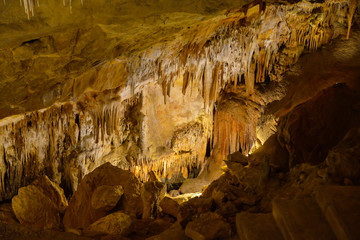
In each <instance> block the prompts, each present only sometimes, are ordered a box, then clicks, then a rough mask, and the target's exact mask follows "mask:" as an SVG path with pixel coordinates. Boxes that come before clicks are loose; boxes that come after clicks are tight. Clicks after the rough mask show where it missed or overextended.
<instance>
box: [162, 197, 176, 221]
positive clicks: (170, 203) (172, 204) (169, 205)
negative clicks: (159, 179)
mask: <svg viewBox="0 0 360 240" xmlns="http://www.w3.org/2000/svg"><path fill="white" fill-rule="evenodd" d="M159 206H160V208H161V210H162V212H163V213H166V214H169V215H171V216H173V217H176V218H178V216H179V212H180V205H179V204H178V203H177V202H176V201H175V200H174V199H172V198H169V197H164V198H163V199H162V200H161V201H160V203H159Z"/></svg>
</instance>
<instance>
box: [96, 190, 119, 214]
mask: <svg viewBox="0 0 360 240" xmlns="http://www.w3.org/2000/svg"><path fill="white" fill-rule="evenodd" d="M123 194H124V189H123V187H122V186H121V185H117V186H107V185H103V186H99V187H97V188H96V189H95V191H94V192H93V194H92V196H91V206H92V207H93V208H94V209H96V210H100V209H102V210H105V211H109V210H111V209H113V208H114V207H115V206H116V204H117V203H118V201H119V199H120V198H121V196H122V195H123Z"/></svg>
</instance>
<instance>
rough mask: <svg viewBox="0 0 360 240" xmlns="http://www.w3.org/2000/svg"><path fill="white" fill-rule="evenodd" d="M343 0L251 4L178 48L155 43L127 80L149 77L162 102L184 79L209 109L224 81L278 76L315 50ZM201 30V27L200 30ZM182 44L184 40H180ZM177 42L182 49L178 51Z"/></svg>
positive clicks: (341, 14) (339, 16)
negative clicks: (152, 79) (180, 79)
mask: <svg viewBox="0 0 360 240" xmlns="http://www.w3.org/2000/svg"><path fill="white" fill-rule="evenodd" d="M347 11H348V4H347V1H325V2H324V3H310V2H300V3H297V4H291V5H277V4H273V5H268V6H267V7H266V9H265V8H264V7H263V5H262V4H257V5H256V4H254V3H253V4H252V5H251V6H250V9H249V6H247V7H246V10H244V9H240V10H238V11H231V12H228V13H227V14H228V16H227V17H224V18H223V19H221V20H219V21H218V22H216V24H214V23H213V22H209V23H208V22H206V23H204V26H203V25H199V27H198V28H197V29H195V30H194V31H193V32H191V31H190V33H188V34H183V38H182V37H180V38H179V42H177V43H178V44H174V45H176V49H168V47H164V48H162V47H157V48H156V49H151V50H150V51H151V52H150V53H143V54H142V55H141V56H140V58H139V59H138V60H135V61H137V64H133V66H137V67H136V68H131V67H129V72H130V75H129V76H130V78H129V82H130V84H132V85H134V84H135V83H134V82H136V81H141V80H144V78H148V77H149V76H151V75H152V76H153V78H154V79H156V80H157V81H158V82H159V84H160V85H161V86H162V88H163V94H164V101H165V102H166V98H167V97H170V96H171V88H172V87H173V82H174V81H175V80H176V79H178V78H182V79H183V93H184V94H185V93H186V91H198V92H200V93H201V94H202V96H203V98H204V103H205V106H209V108H208V109H209V110H210V109H211V105H212V103H214V102H215V101H216V100H217V98H218V94H219V92H220V90H221V89H223V88H224V87H225V86H226V85H228V84H232V85H235V86H236V85H237V84H245V85H246V88H247V90H248V93H251V92H253V90H254V86H255V84H256V83H262V82H266V81H274V80H278V77H279V75H281V74H282V73H284V72H285V70H286V69H288V67H289V66H291V65H292V64H294V63H295V62H296V61H297V59H298V57H299V56H300V55H301V53H302V52H303V51H304V50H306V49H307V50H316V49H317V48H319V47H320V46H322V45H323V44H325V43H327V42H328V41H329V39H330V38H331V37H333V28H334V26H335V25H336V24H337V23H344V22H345V19H346V18H347V17H346V16H347V15H346V12H347ZM204 29H205V30H204ZM184 43H185V44H184ZM179 46H180V50H179Z"/></svg>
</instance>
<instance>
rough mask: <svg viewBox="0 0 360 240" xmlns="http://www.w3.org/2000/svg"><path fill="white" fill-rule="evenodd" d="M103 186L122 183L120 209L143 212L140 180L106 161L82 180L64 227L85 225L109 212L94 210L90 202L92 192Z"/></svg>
mask: <svg viewBox="0 0 360 240" xmlns="http://www.w3.org/2000/svg"><path fill="white" fill-rule="evenodd" d="M104 185H107V186H117V185H121V186H123V188H124V195H123V196H122V198H121V204H120V208H121V209H122V210H123V211H124V212H125V213H127V214H129V215H133V216H136V215H140V214H141V213H142V210H143V208H142V201H141V197H140V189H141V183H140V182H139V180H138V179H136V177H135V176H134V175H133V174H132V173H130V172H129V171H125V170H122V169H120V168H118V167H115V166H112V165H111V164H110V163H105V164H103V165H101V166H100V167H98V168H96V169H95V170H94V171H93V172H91V173H89V174H88V175H86V176H85V177H84V178H83V179H82V181H81V183H80V185H79V188H78V190H77V191H76V192H75V194H74V195H73V197H72V199H71V201H70V203H69V207H68V208H67V210H66V212H65V215H64V219H63V223H64V226H65V228H66V229H68V230H70V229H82V228H86V227H87V226H89V225H90V224H91V223H93V222H95V221H96V220H98V219H100V218H102V217H104V216H106V215H107V213H108V212H107V211H105V210H102V209H98V210H96V209H94V208H93V207H92V205H91V201H90V199H91V197H92V194H93V192H94V191H95V190H96V189H97V188H98V187H99V186H104Z"/></svg>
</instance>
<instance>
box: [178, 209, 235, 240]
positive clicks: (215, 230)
mask: <svg viewBox="0 0 360 240" xmlns="http://www.w3.org/2000/svg"><path fill="white" fill-rule="evenodd" d="M185 234H186V236H187V237H189V238H191V239H193V240H212V239H222V238H228V237H230V236H231V227H230V225H229V224H228V223H226V222H225V221H224V220H223V219H222V217H221V216H220V215H218V214H216V213H213V212H207V213H205V214H202V215H200V216H199V217H198V218H196V219H194V220H193V221H191V222H189V223H188V224H187V226H186V229H185Z"/></svg>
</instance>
